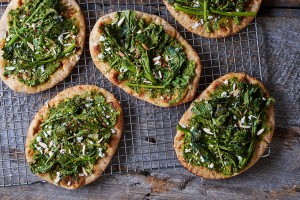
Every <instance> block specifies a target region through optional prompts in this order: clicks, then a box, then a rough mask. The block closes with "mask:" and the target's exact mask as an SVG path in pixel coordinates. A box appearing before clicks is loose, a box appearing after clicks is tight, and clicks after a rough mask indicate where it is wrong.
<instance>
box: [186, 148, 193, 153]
mask: <svg viewBox="0 0 300 200" xmlns="http://www.w3.org/2000/svg"><path fill="white" fill-rule="evenodd" d="M191 151H192V149H185V150H184V152H185V153H189V152H191Z"/></svg>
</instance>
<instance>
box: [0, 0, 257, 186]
mask: <svg viewBox="0 0 300 200" xmlns="http://www.w3.org/2000/svg"><path fill="white" fill-rule="evenodd" d="M4 1H5V0H4ZM77 2H78V3H79V5H80V7H81V9H82V11H83V14H84V16H85V19H86V26H87V35H86V43H85V47H84V52H83V54H82V56H81V59H80V60H79V62H78V64H77V65H76V66H75V67H74V69H73V71H72V72H71V74H70V75H69V76H68V77H67V78H66V79H65V80H64V81H63V82H61V83H59V84H58V85H56V86H55V87H53V88H51V89H49V90H46V91H44V92H41V93H39V94H33V95H25V94H21V93H16V92H14V91H12V90H10V89H9V88H8V87H7V86H6V85H5V84H4V83H3V82H0V186H12V185H23V184H31V183H35V182H39V181H41V179H40V178H38V177H37V176H35V175H34V174H32V173H31V171H30V169H29V167H28V165H27V163H26V159H25V155H24V146H25V140H26V134H27V129H28V126H29V124H30V121H31V120H32V118H33V116H34V114H35V113H36V112H37V110H38V109H39V108H40V107H42V105H43V104H44V103H45V102H46V101H47V100H49V99H51V98H52V97H54V96H55V95H56V94H57V93H58V92H60V91H62V90H64V89H65V88H68V87H72V86H75V85H79V84H95V85H97V86H99V87H103V88H105V89H107V90H108V91H110V92H112V93H113V94H114V95H115V96H116V98H117V99H119V100H120V102H121V104H122V107H123V112H124V134H123V137H122V140H121V141H120V144H119V148H118V150H117V151H116V154H115V156H114V157H113V159H112V161H111V163H110V165H109V166H108V167H107V169H106V172H105V174H113V173H125V172H129V171H137V170H153V169H162V168H172V167H178V166H180V163H179V162H178V161H177V158H176V154H175V152H174V150H173V138H174V136H175V134H176V125H177V123H178V121H179V119H180V118H181V116H182V114H183V113H184V111H185V110H187V108H188V106H189V103H187V104H184V105H180V106H175V107H171V108H160V107H157V106H154V105H151V104H149V103H146V102H143V101H140V100H137V99H136V98H134V97H131V96H130V95H128V94H126V93H125V92H123V91H122V90H121V89H119V88H118V87H115V86H113V85H112V84H111V83H110V82H109V81H108V80H107V79H106V78H105V77H104V76H103V75H102V74H101V73H100V72H99V71H98V70H97V69H96V67H95V66H94V64H93V61H92V59H91V56H90V53H89V48H88V45H89V44H88V38H89V33H90V31H91V30H92V28H93V26H94V24H95V23H96V21H97V19H98V18H99V17H100V16H102V15H104V14H108V13H110V12H114V11H120V10H125V9H132V10H138V11H143V12H147V13H150V14H155V15H158V16H160V17H162V18H164V19H166V20H167V21H168V22H169V23H170V24H171V25H173V26H174V27H175V28H176V29H177V30H178V31H179V32H180V34H181V35H182V36H183V37H184V38H185V39H186V40H187V41H188V42H189V43H190V44H191V45H192V46H193V47H194V49H195V50H196V51H197V52H198V54H199V56H200V58H201V62H202V72H201V78H200V83H199V87H198V94H199V93H200V92H201V91H203V90H204V89H205V88H206V87H207V86H208V85H209V84H210V83H211V82H212V81H213V80H214V79H216V78H218V77H220V76H221V75H224V74H226V73H228V72H246V73H248V74H250V75H252V76H254V77H256V78H257V79H259V80H262V66H261V58H260V52H259V49H260V41H259V38H258V30H257V24H256V21H255V20H254V21H253V22H252V23H251V24H250V25H249V26H248V27H247V28H245V29H244V30H243V31H242V32H240V33H238V34H236V35H235V36H230V37H226V38H220V39H206V38H202V37H200V36H197V35H195V34H193V33H190V32H188V31H187V30H186V29H184V28H183V27H182V26H181V25H180V24H179V23H177V22H176V21H175V20H174V18H173V17H172V16H171V15H170V14H169V12H168V11H167V9H166V8H165V6H164V4H163V3H162V2H161V1H160V0H148V1H145V0H139V1H134V0H111V1H107V0H100V1H95V0H79V1H77ZM7 5H8V2H0V16H2V14H3V13H4V10H5V9H6V7H7Z"/></svg>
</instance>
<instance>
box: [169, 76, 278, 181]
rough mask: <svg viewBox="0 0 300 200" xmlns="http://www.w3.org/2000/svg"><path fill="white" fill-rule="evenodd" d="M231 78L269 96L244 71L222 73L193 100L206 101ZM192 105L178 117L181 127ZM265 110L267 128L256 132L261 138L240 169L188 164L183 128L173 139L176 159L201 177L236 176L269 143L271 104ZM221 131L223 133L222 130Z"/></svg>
mask: <svg viewBox="0 0 300 200" xmlns="http://www.w3.org/2000/svg"><path fill="white" fill-rule="evenodd" d="M233 78H236V79H237V80H238V81H239V82H241V81H245V82H248V83H251V84H253V85H258V86H259V87H260V88H261V89H262V91H263V96H264V98H265V99H268V98H269V97H270V96H269V93H268V91H267V90H266V88H265V87H264V85H263V84H262V83H261V82H260V81H258V80H257V79H255V78H253V77H251V76H248V75H246V74H244V73H229V74H227V75H224V76H222V77H220V78H218V79H217V80H215V81H213V82H212V83H211V84H210V85H209V87H208V88H207V89H206V90H204V91H203V92H202V93H201V94H200V96H198V97H197V98H196V99H195V101H194V102H201V101H205V103H207V102H206V101H208V100H209V99H210V96H211V94H212V93H213V92H214V91H215V90H216V88H218V87H219V86H221V85H223V84H225V83H228V80H230V79H233ZM221 95H225V94H221ZM226 95H227V94H226ZM233 95H235V94H233ZM263 100H264V99H263ZM193 107H194V104H192V105H191V106H190V107H189V109H188V110H187V111H186V112H185V113H184V115H183V116H182V118H181V119H180V122H179V125H180V126H181V127H182V128H183V127H185V126H189V124H190V123H191V119H192V116H193V115H194V114H193V111H192V109H193ZM219 109H222V108H219ZM265 112H266V116H267V119H266V124H267V126H268V127H269V130H268V131H265V132H264V133H263V134H262V131H263V130H262V131H258V132H257V135H260V134H261V138H260V140H259V141H256V142H255V147H254V150H253V154H252V156H251V157H250V158H249V159H248V160H247V161H248V162H247V164H246V165H245V166H244V167H243V168H242V169H241V170H240V171H238V172H233V173H232V174H224V173H221V172H220V171H216V170H214V169H209V167H211V168H213V166H209V165H208V166H209V167H205V166H203V164H202V165H193V164H189V161H187V160H186V159H185V157H184V151H185V153H186V152H187V150H186V149H185V148H184V140H185V134H187V133H184V130H179V129H178V130H177V134H176V136H175V139H174V148H175V151H176V154H177V157H178V160H179V161H180V162H181V164H182V165H183V166H184V167H185V168H186V169H187V170H188V171H190V172H192V173H193V174H196V175H197V176H201V177H203V178H207V179H223V178H229V177H232V176H236V175H238V174H240V173H242V172H244V171H245V170H247V169H248V168H249V167H251V166H252V165H254V163H256V162H257V161H258V159H259V158H260V157H261V156H262V155H263V153H264V152H265V150H266V148H267V147H268V145H269V143H270V142H271V139H272V136H273V132H274V127H275V116H274V107H273V105H269V106H268V107H267V109H266V110H265ZM244 116H245V114H244ZM250 116H251V115H250ZM251 117H252V119H253V118H254V116H251ZM250 119H251V118H249V121H250ZM241 121H242V120H241ZM244 121H246V120H245V118H244ZM247 121H248V119H247ZM238 126H239V128H240V129H238V130H242V129H243V128H250V127H247V126H243V127H241V126H240V125H238ZM202 128H203V130H204V132H205V133H204V134H213V133H212V131H210V130H209V129H207V128H204V127H202ZM250 130H251V129H250ZM222 133H223V134H225V133H224V132H222ZM208 146H209V145H208ZM215 153H216V152H215ZM200 156H201V154H200V155H199V154H198V157H200ZM198 157H197V158H198ZM203 157H204V156H203ZM203 157H202V158H200V159H199V160H200V161H199V162H201V163H204V162H206V161H204V158H203ZM238 157H239V156H238ZM236 159H237V158H236ZM240 159H241V158H240ZM237 160H239V159H237Z"/></svg>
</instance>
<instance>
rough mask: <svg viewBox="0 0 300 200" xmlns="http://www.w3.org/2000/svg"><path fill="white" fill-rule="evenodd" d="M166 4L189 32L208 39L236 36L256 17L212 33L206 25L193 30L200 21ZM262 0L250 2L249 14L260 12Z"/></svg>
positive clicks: (231, 24)
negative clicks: (207, 30) (206, 29)
mask: <svg viewBox="0 0 300 200" xmlns="http://www.w3.org/2000/svg"><path fill="white" fill-rule="evenodd" d="M163 2H164V4H165V5H166V7H167V9H168V10H169V12H170V13H171V15H172V16H173V17H174V18H175V19H176V20H177V21H178V22H179V23H180V24H181V25H182V26H183V27H184V28H186V29H187V30H189V31H190V32H192V33H195V34H197V35H200V36H203V37H206V38H222V37H227V36H230V35H234V34H236V33H238V32H240V31H241V30H242V29H243V28H245V27H246V26H248V24H250V23H251V22H252V20H253V19H254V17H253V16H252V17H244V18H243V20H242V21H241V23H240V24H239V25H237V24H235V23H234V22H233V21H232V20H231V22H230V23H229V26H228V27H226V28H222V29H219V30H215V31H212V32H209V33H208V32H206V31H205V27H204V25H202V26H199V27H197V28H195V29H193V28H192V26H193V25H194V24H195V23H196V22H197V21H198V20H196V19H195V18H194V17H192V16H191V15H189V14H187V13H184V12H182V11H178V10H175V9H174V8H173V6H172V5H171V4H170V3H169V2H168V1H167V0H163ZM261 2H262V0H251V1H250V2H249V6H248V8H246V10H247V11H248V12H256V13H257V12H258V10H259V7H260V5H261Z"/></svg>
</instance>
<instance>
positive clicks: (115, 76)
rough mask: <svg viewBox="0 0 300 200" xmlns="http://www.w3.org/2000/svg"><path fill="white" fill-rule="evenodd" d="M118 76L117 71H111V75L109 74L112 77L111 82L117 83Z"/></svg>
mask: <svg viewBox="0 0 300 200" xmlns="http://www.w3.org/2000/svg"><path fill="white" fill-rule="evenodd" d="M118 77H119V73H118V72H117V73H113V74H112V76H111V79H112V81H113V82H115V83H118V84H119V83H120V81H119V78H118Z"/></svg>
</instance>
